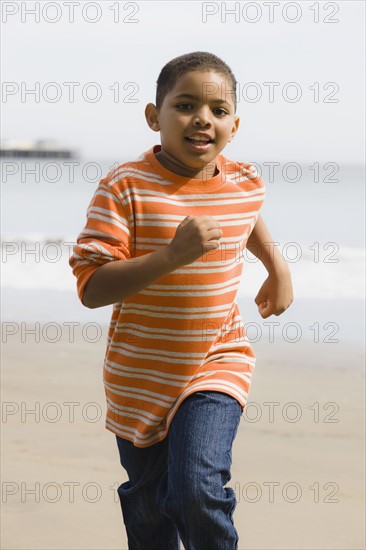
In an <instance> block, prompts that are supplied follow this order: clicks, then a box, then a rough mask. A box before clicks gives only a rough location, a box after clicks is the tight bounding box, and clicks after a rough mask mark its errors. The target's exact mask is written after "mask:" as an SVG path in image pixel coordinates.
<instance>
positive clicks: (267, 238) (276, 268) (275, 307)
mask: <svg viewBox="0 0 366 550" xmlns="http://www.w3.org/2000/svg"><path fill="white" fill-rule="evenodd" d="M247 249H248V250H249V252H251V253H252V254H254V256H256V257H257V258H258V259H259V260H260V261H261V262H262V263H263V265H264V267H265V268H266V270H267V271H268V277H267V279H266V280H265V281H264V283H263V285H262V286H261V288H260V289H259V292H258V294H257V296H256V297H255V303H256V304H257V306H258V311H259V313H260V315H261V316H262V317H263V319H266V318H267V317H269V316H270V315H273V314H274V315H281V313H283V312H284V311H285V310H286V309H287V308H288V307H289V306H290V305H291V303H292V301H293V290H292V282H291V273H290V269H289V267H288V265H287V263H286V262H285V260H284V259H283V257H282V255H281V253H280V252H279V250H278V248H276V246H275V244H274V242H273V239H272V237H271V235H270V233H269V231H268V229H267V227H266V225H265V223H264V221H263V220H262V217H261V216H259V217H258V219H257V223H256V224H255V226H254V229H253V230H252V232H251V234H250V236H249V238H248V242H247Z"/></svg>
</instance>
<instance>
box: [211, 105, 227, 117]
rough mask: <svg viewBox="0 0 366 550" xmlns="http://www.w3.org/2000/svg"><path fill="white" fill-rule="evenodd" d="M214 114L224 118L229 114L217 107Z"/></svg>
mask: <svg viewBox="0 0 366 550" xmlns="http://www.w3.org/2000/svg"><path fill="white" fill-rule="evenodd" d="M214 113H215V115H217V116H224V115H226V114H227V112H226V111H225V109H221V108H220V107H217V108H216V109H214Z"/></svg>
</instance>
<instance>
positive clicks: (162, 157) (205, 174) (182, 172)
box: [155, 150, 219, 181]
mask: <svg viewBox="0 0 366 550" xmlns="http://www.w3.org/2000/svg"><path fill="white" fill-rule="evenodd" d="M155 158H156V159H157V160H158V161H159V162H160V164H161V165H162V166H164V168H166V169H167V170H170V171H171V172H173V173H174V174H177V175H178V176H183V177H186V178H192V179H198V180H201V181H206V180H209V179H211V178H214V177H215V176H217V174H219V169H218V167H217V164H216V162H214V161H212V162H210V163H209V164H206V165H205V166H204V168H203V169H199V168H197V169H196V170H195V169H190V168H187V167H186V166H182V165H181V164H179V163H178V162H176V161H175V159H174V158H173V157H170V156H169V155H166V154H165V153H163V152H162V151H161V150H160V151H158V152H157V153H155ZM214 160H215V159H214Z"/></svg>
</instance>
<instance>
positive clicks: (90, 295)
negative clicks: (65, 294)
mask: <svg viewBox="0 0 366 550" xmlns="http://www.w3.org/2000/svg"><path fill="white" fill-rule="evenodd" d="M177 267H178V266H177V265H176V264H175V262H174V259H173V257H172V256H171V254H170V251H169V248H168V247H167V246H164V247H162V248H159V249H157V250H155V251H154V252H150V253H148V254H144V255H143V256H139V257H137V258H131V259H128V260H116V261H113V262H108V263H106V264H103V265H102V266H100V267H99V268H98V269H97V270H96V271H95V273H93V275H92V276H91V278H90V279H89V281H88V282H87V284H86V286H85V290H84V295H83V300H82V303H83V304H84V305H85V306H86V307H88V308H92V309H94V308H98V307H103V306H107V305H110V304H115V303H117V302H122V301H123V300H125V299H126V298H128V297H129V296H132V295H133V294H136V293H137V292H139V291H140V290H142V289H144V288H146V287H148V286H149V285H151V284H152V283H153V282H154V281H156V280H157V279H160V278H161V277H164V276H165V275H168V274H169V273H171V272H172V271H174V270H175V269H177Z"/></svg>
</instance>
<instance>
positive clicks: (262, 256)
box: [247, 216, 289, 273]
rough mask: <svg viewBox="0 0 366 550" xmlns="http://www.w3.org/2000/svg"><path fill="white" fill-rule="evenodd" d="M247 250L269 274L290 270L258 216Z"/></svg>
mask: <svg viewBox="0 0 366 550" xmlns="http://www.w3.org/2000/svg"><path fill="white" fill-rule="evenodd" d="M247 249H248V250H249V252H251V253H252V254H254V256H256V257H257V258H258V259H259V260H260V261H261V262H262V263H263V265H264V267H265V268H266V269H267V271H268V273H277V272H280V271H283V270H288V269H289V268H288V265H287V263H286V262H285V260H284V259H283V257H282V255H281V253H280V251H279V250H278V248H277V247H276V246H275V244H274V241H273V238H272V237H271V235H270V233H269V231H268V229H267V227H266V225H265V223H264V221H263V219H262V217H261V216H258V219H257V223H256V224H255V226H254V229H253V231H252V232H251V234H250V236H249V238H248V242H247Z"/></svg>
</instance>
